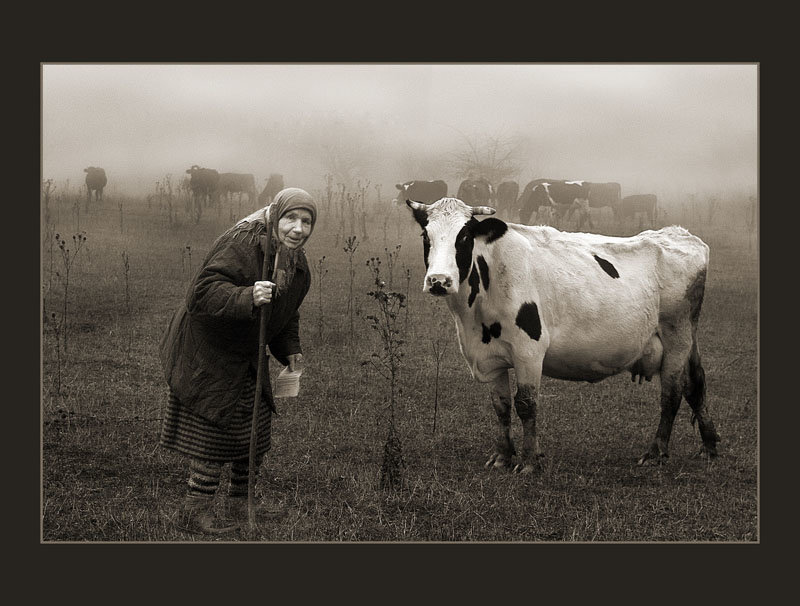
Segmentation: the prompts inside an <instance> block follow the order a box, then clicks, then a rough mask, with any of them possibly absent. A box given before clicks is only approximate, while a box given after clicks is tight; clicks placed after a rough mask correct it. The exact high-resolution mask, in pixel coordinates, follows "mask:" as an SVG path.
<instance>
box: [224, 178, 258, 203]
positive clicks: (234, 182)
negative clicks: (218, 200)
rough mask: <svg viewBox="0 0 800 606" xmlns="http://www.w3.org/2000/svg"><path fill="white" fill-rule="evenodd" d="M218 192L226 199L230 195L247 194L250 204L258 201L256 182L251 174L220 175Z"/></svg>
mask: <svg viewBox="0 0 800 606" xmlns="http://www.w3.org/2000/svg"><path fill="white" fill-rule="evenodd" d="M217 192H218V193H219V195H221V196H225V197H226V198H227V197H228V196H229V195H230V194H240V195H241V194H247V201H248V202H255V201H256V180H255V177H253V175H251V174H249V173H220V175H219V181H218V182H217Z"/></svg>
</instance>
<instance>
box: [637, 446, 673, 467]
mask: <svg viewBox="0 0 800 606" xmlns="http://www.w3.org/2000/svg"><path fill="white" fill-rule="evenodd" d="M667 459H669V455H667V454H662V453H656V454H653V453H652V452H651V451H649V450H648V451H647V452H646V453H644V454H643V455H642V456H641V457H639V465H640V466H641V465H663V464H664V463H666V462H667Z"/></svg>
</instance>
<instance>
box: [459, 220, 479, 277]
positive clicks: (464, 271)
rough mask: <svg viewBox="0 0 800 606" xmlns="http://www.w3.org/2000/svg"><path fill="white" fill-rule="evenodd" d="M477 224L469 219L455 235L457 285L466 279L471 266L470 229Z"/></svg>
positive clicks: (471, 240)
mask: <svg viewBox="0 0 800 606" xmlns="http://www.w3.org/2000/svg"><path fill="white" fill-rule="evenodd" d="M477 223H478V221H477V220H476V219H475V218H474V217H473V218H471V219H470V220H469V221H467V222H466V223H465V224H464V227H462V228H461V229H460V230H459V232H458V234H457V235H456V242H455V244H456V265H457V266H458V283H459V284H461V283H462V282H463V281H464V280H466V279H467V275H468V274H469V270H470V267H471V266H472V248H473V246H474V245H475V237H474V236H473V235H472V227H473V226H474V225H476V224H477Z"/></svg>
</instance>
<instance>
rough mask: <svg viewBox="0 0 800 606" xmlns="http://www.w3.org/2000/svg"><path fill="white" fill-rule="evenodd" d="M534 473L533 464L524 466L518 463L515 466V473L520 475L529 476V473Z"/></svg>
mask: <svg viewBox="0 0 800 606" xmlns="http://www.w3.org/2000/svg"><path fill="white" fill-rule="evenodd" d="M533 471H534V470H533V464H532V463H525V464H524V465H523V464H522V463H517V464H516V465H515V466H514V473H520V474H526V475H527V474H529V473H533Z"/></svg>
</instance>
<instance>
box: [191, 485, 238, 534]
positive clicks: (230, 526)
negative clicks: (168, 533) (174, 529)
mask: <svg viewBox="0 0 800 606" xmlns="http://www.w3.org/2000/svg"><path fill="white" fill-rule="evenodd" d="M176 525H177V526H178V527H179V528H180V529H182V530H185V531H186V532H191V533H200V534H215V535H219V534H227V533H230V532H233V531H235V530H237V529H238V528H239V524H238V523H236V522H233V521H231V520H226V519H220V518H219V517H218V516H217V515H216V513H215V512H214V499H213V498H212V497H197V496H194V495H187V496H186V499H185V500H184V502H183V507H182V509H181V512H180V514H179V516H178V520H177V522H176Z"/></svg>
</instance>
